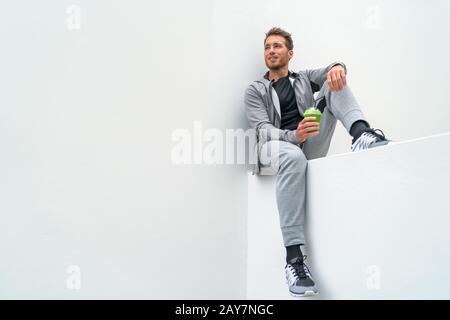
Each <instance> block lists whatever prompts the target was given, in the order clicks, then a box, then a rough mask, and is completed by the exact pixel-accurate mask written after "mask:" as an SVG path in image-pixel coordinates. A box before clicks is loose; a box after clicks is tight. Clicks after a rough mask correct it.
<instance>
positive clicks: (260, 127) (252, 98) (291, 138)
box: [245, 85, 299, 144]
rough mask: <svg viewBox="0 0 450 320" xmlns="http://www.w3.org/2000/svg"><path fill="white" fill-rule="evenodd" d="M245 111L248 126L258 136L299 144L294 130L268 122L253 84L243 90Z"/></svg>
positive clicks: (262, 103) (264, 108) (263, 106)
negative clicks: (253, 129)
mask: <svg viewBox="0 0 450 320" xmlns="http://www.w3.org/2000/svg"><path fill="white" fill-rule="evenodd" d="M245 111H246V113H247V119H248V122H249V124H250V127H251V128H255V129H256V131H257V133H258V135H259V137H261V135H263V136H264V138H265V140H266V141H269V140H282V141H288V142H291V143H294V144H299V142H298V141H297V137H296V134H295V133H296V130H282V129H278V128H276V127H275V126H274V125H273V124H272V123H271V122H270V120H269V116H268V115H267V110H266V107H265V105H264V102H263V100H262V97H261V96H260V94H259V93H258V91H257V90H256V89H255V88H254V87H253V85H251V86H249V87H248V88H247V90H246V91H245Z"/></svg>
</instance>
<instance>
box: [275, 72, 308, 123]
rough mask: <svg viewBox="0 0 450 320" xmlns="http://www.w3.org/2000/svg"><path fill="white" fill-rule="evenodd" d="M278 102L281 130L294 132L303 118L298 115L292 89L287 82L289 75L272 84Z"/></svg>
mask: <svg viewBox="0 0 450 320" xmlns="http://www.w3.org/2000/svg"><path fill="white" fill-rule="evenodd" d="M273 87H274V88H275V91H276V92H277V95H278V100H279V101H280V111H281V129H290V130H296V129H297V127H298V124H299V122H300V121H302V120H303V117H302V116H301V115H300V112H299V111H298V107H297V100H296V99H295V92H294V88H292V85H291V82H290V81H289V75H287V76H286V77H283V78H280V79H278V80H277V81H275V82H274V83H273Z"/></svg>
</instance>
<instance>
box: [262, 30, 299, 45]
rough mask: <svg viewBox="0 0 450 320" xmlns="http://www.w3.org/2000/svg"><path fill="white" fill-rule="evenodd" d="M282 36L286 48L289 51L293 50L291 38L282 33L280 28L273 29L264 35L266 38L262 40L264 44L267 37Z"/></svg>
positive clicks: (287, 33)
mask: <svg viewBox="0 0 450 320" xmlns="http://www.w3.org/2000/svg"><path fill="white" fill-rule="evenodd" d="M274 35H275V36H282V37H283V38H284V40H285V43H286V47H287V48H288V49H289V50H292V49H294V41H292V36H291V34H290V33H289V32H286V31H284V30H283V29H281V28H277V27H273V28H271V29H270V30H269V31H268V32H267V33H266V38H265V39H264V44H266V40H267V38H268V37H269V36H274Z"/></svg>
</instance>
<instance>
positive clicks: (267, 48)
mask: <svg viewBox="0 0 450 320" xmlns="http://www.w3.org/2000/svg"><path fill="white" fill-rule="evenodd" d="M293 48H294V45H293V41H292V37H291V35H290V34H289V33H288V32H286V31H284V30H282V29H280V28H272V29H270V30H269V32H268V33H266V37H265V39H264V61H265V64H266V66H267V68H268V69H269V70H268V71H267V73H266V74H265V75H264V77H262V78H261V79H258V80H256V81H254V82H253V83H252V84H251V85H250V86H249V87H248V88H247V90H246V92H245V107H246V113H247V118H248V121H249V123H250V126H251V127H252V128H254V129H256V133H257V141H258V142H257V149H258V161H257V162H258V163H257V164H256V173H260V166H266V167H269V168H270V169H272V170H273V172H274V173H276V174H277V182H276V199H277V207H278V211H279V218H280V227H281V232H282V236H283V242H284V246H285V247H286V266H285V273H286V280H287V283H288V286H289V292H290V293H291V294H292V295H294V296H304V295H308V294H317V293H318V290H317V287H316V284H315V282H314V280H313V278H312V276H311V273H310V271H309V269H308V267H307V266H306V264H305V259H306V256H304V255H303V254H302V250H301V248H300V246H302V245H304V244H305V236H304V219H305V200H306V198H305V196H306V181H305V180H306V168H307V164H308V160H310V159H315V158H320V157H325V156H326V155H327V153H328V150H329V147H330V142H331V138H332V135H333V133H334V129H335V127H336V122H337V120H339V121H340V122H341V123H342V124H343V126H344V127H345V129H346V130H347V131H348V132H349V134H350V135H351V136H352V137H353V140H352V145H351V150H352V151H359V150H365V149H368V148H373V147H377V146H381V145H386V144H388V143H389V142H391V141H390V140H388V139H386V138H385V136H384V133H383V132H382V131H381V130H380V129H373V128H371V127H370V125H369V122H368V121H367V119H366V117H365V116H364V114H363V112H362V110H361V107H360V105H359V104H358V102H357V101H356V99H355V97H354V96H353V94H352V92H351V90H350V88H349V87H348V86H347V84H346V73H347V69H346V66H345V65H344V64H343V63H341V62H336V63H332V64H330V65H329V66H327V67H326V68H322V69H315V70H305V71H299V72H297V73H296V72H292V71H289V69H288V64H289V60H290V59H291V58H292V56H293V55H294V52H293ZM315 92H319V93H318V96H317V99H316V100H315V99H314V93H315ZM312 106H315V107H317V109H319V110H320V111H321V113H322V116H321V119H320V123H319V122H316V118H315V117H303V114H304V111H305V110H306V109H308V108H310V107H312ZM377 131H379V132H377Z"/></svg>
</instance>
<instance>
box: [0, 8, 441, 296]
mask: <svg viewBox="0 0 450 320" xmlns="http://www.w3.org/2000/svg"><path fill="white" fill-rule="evenodd" d="M449 6H450V5H449V3H448V2H447V1H445V0H442V1H437V0H436V1H428V2H423V1H406V0H404V1H395V2H394V1H356V0H354V1H343V2H339V3H337V2H335V1H331V0H322V1H315V2H310V1H293V0H292V1H268V0H264V1H260V0H258V1H256V0H251V1H237V0H232V1H219V0H217V1H209V0H192V1H181V0H176V1H175V0H170V1H166V0H164V1H162V0H155V1H153V0H152V1H143V0H142V1H139V0H135V1H123V0H122V1H119V0H115V1H114V0H108V1H106V0H96V1H88V0H77V1H69V0H67V1H50V0H43V1H39V2H33V1H29V0H28V1H25V0H18V1H2V2H1V3H0V37H1V39H2V48H1V49H2V54H1V57H0V70H1V71H0V86H1V88H2V89H1V90H0V105H1V108H0V121H1V122H0V150H1V151H0V194H1V201H0V218H1V221H2V223H1V224H0V252H1V257H0V258H1V260H2V261H3V263H2V264H1V265H0V283H1V284H2V285H1V286H0V297H1V298H33V297H36V298H55V297H56V298H91V297H94V298H135V297H139V298H194V299H195V298H213V299H214V298H230V297H232V298H240V297H244V296H245V294H246V285H245V284H246V272H245V270H246V269H245V268H246V267H245V261H246V259H245V254H246V208H247V185H246V181H247V176H246V172H245V169H244V168H243V167H242V166H234V165H206V164H204V163H200V164H196V165H175V164H174V163H173V162H172V159H171V152H172V150H173V147H174V144H175V143H174V142H173V141H172V140H171V135H172V133H173V132H174V131H175V130H176V129H178V128H181V129H187V130H188V132H190V133H193V131H194V129H193V127H194V121H195V120H199V121H200V122H201V124H202V127H203V128H205V129H206V128H216V129H219V130H221V131H222V130H224V129H226V128H246V126H247V123H246V119H245V117H244V114H243V105H242V95H243V92H244V90H245V88H246V86H247V85H248V84H249V83H250V82H251V81H253V80H254V79H255V78H257V77H260V76H261V75H262V74H263V73H264V72H265V66H264V64H263V59H262V57H263V51H262V49H263V46H262V41H263V37H264V32H266V31H267V30H268V29H269V28H270V27H272V26H274V25H278V26H281V27H283V28H285V29H287V30H289V31H290V32H292V34H293V36H294V41H295V58H294V60H292V68H293V69H302V68H309V67H311V68H312V67H319V66H323V65H326V64H328V63H329V62H331V61H334V60H342V61H344V62H345V63H347V66H348V69H349V84H350V85H351V86H352V88H353V89H354V90H355V93H356V95H357V97H358V98H359V99H360V100H361V103H362V105H363V106H364V108H365V109H364V110H365V111H366V113H367V115H368V117H369V118H370V119H372V124H373V126H376V127H380V128H382V129H383V130H385V131H386V132H387V134H389V136H391V137H393V138H395V139H398V140H404V139H409V138H415V137H420V136H423V135H429V134H434V133H439V132H444V131H446V130H448V123H449V122H448V119H449V118H450V117H449V115H450V111H449V109H448V108H447V107H446V103H447V102H446V100H445V99H442V93H443V92H448V91H449V89H450V88H449V83H448V81H446V80H447V78H448V75H449V70H450V67H449V66H450V62H449V61H448V59H447V57H448V56H449V55H450V47H449V44H448V42H447V41H443V39H446V35H448V30H450V28H449V24H450V22H449V21H450V20H449V19H448V12H449V10H448V9H449ZM423 110H426V115H427V116H429V115H432V121H423V114H424V111H423ZM399 120H400V121H399ZM349 139H350V138H349V136H348V135H347V134H346V133H345V132H343V128H342V127H341V126H338V128H337V130H336V136H335V138H334V139H333V143H332V147H331V150H330V154H335V153H341V152H345V151H347V150H348V148H349V141H350V140H349ZM204 140H206V139H204ZM71 265H74V266H77V267H79V268H80V269H79V270H80V272H81V289H80V290H70V288H68V287H67V285H66V284H67V281H68V280H69V282H70V281H73V279H74V278H73V277H75V276H76V275H77V270H78V269H76V268H75V269H73V270H75V271H73V270H72V269H69V273H67V272H66V271H67V268H68V267H69V266H71ZM211 279H215V280H216V279H220V283H221V285H220V286H217V285H211V284H212V283H216V282H215V281H214V282H213V281H211ZM71 283H72V282H71Z"/></svg>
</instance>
